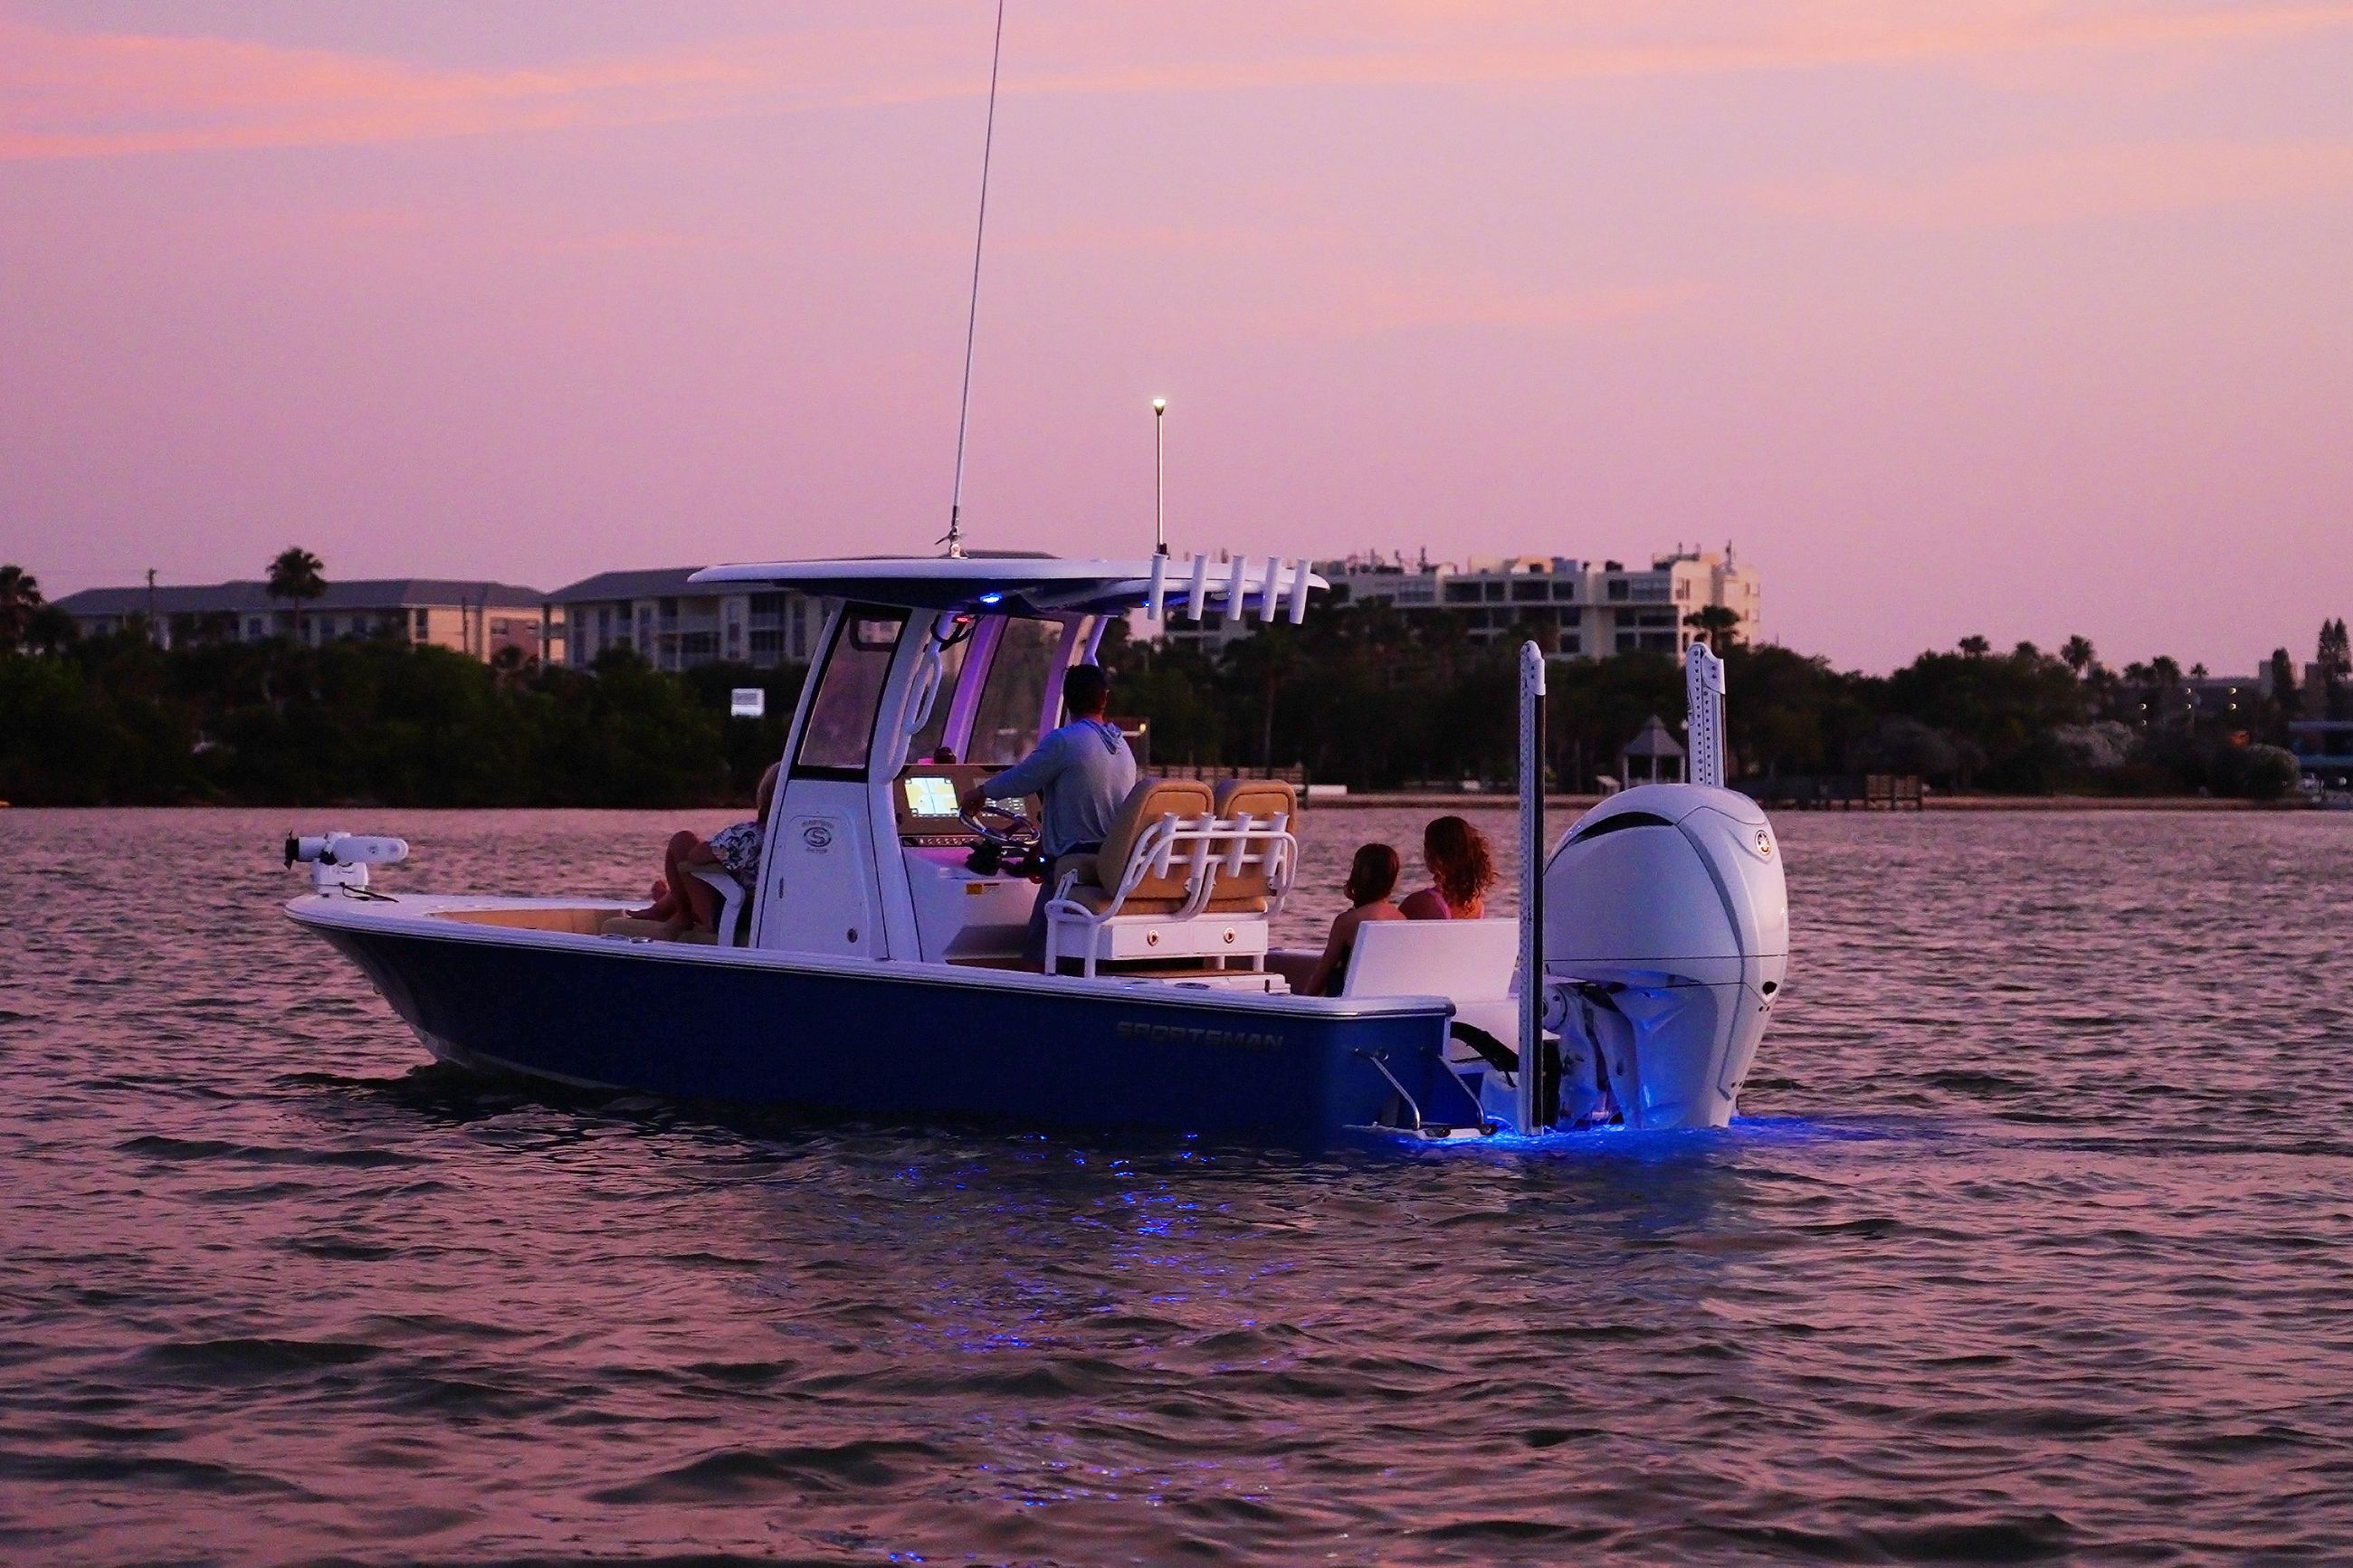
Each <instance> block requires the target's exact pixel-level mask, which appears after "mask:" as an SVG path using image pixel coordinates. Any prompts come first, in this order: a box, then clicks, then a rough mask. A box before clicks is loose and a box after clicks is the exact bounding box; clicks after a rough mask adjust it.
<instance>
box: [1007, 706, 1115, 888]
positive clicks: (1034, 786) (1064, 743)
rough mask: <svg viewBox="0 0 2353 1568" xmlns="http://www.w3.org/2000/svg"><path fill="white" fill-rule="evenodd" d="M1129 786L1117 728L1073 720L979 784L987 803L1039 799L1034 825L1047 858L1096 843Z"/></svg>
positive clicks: (1101, 723) (1101, 838) (1103, 833)
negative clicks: (1039, 817)
mask: <svg viewBox="0 0 2353 1568" xmlns="http://www.w3.org/2000/svg"><path fill="white" fill-rule="evenodd" d="M1134 786H1135V753H1134V752H1131V751H1129V750H1128V749H1127V737H1126V736H1124V735H1123V734H1121V733H1120V732H1119V726H1118V725H1116V724H1112V723H1107V722H1105V721H1103V720H1101V719H1074V720H1072V721H1071V722H1069V723H1067V724H1065V725H1063V726H1062V727H1061V728H1060V729H1059V730H1057V731H1054V732H1053V733H1051V734H1050V735H1048V736H1047V737H1046V738H1045V739H1044V740H1042V741H1039V742H1038V749H1037V750H1036V751H1034V752H1030V753H1029V755H1028V756H1027V757H1024V758H1023V759H1022V760H1021V761H1019V762H1018V763H1015V764H1013V766H1011V767H1009V768H1008V769H1006V770H1005V771H1004V772H1003V773H999V774H997V776H996V777H995V778H993V779H990V780H989V781H988V782H987V784H984V785H982V786H981V791H982V793H983V794H985V795H987V796H988V798H989V799H991V800H1012V799H1015V798H1017V797H1018V796H1022V795H1042V796H1044V797H1045V801H1046V810H1045V817H1046V820H1045V821H1043V822H1042V823H1040V824H1039V835H1040V837H1042V838H1043V839H1044V841H1045V845H1044V847H1045V851H1046V854H1047V856H1048V858H1052V857H1054V856H1057V855H1067V854H1069V853H1070V852H1071V850H1072V849H1074V848H1076V847H1078V846H1080V845H1082V844H1101V843H1102V842H1103V837H1104V836H1105V835H1106V834H1108V833H1109V832H1110V831H1111V823H1112V818H1113V816H1117V815H1118V814H1119V807H1120V803H1121V802H1122V801H1124V800H1125V799H1126V798H1127V792H1128V791H1129V790H1131V789H1133V788H1134Z"/></svg>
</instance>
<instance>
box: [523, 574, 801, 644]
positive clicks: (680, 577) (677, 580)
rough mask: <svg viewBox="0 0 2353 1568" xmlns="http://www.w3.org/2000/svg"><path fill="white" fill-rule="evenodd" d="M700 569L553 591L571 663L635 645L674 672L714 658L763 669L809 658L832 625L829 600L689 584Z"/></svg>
mask: <svg viewBox="0 0 2353 1568" xmlns="http://www.w3.org/2000/svg"><path fill="white" fill-rule="evenodd" d="M700 570H701V568H700V567H696V566H673V567H663V568H659V569H656V570H653V571H646V572H600V573H598V574H596V576H594V577H590V578H586V579H585V580H584V581H581V582H578V583H575V584H572V585H571V586H570V587H568V588H559V589H557V590H556V591H555V592H554V593H553V594H550V595H547V605H548V611H549V616H550V619H551V620H552V621H553V622H554V625H556V626H558V627H559V628H560V630H561V633H562V636H563V637H564V652H565V663H567V664H571V665H574V666H576V667H579V668H586V667H587V666H589V665H592V664H594V663H596V658H597V656H598V655H599V654H601V653H603V652H604V651H605V650H606V649H607V648H612V647H626V648H633V649H635V650H636V651H637V652H638V653H640V654H642V655H644V656H645V658H646V659H647V661H648V662H649V663H650V664H652V665H653V666H654V667H655V668H659V669H669V670H680V669H687V668H691V667H693V666H695V665H699V664H710V663H712V662H713V661H715V660H724V661H726V662H727V663H730V664H748V665H751V666H753V667H754V668H759V669H771V668H775V667H776V666H777V665H780V664H807V662H808V660H809V657H810V655H811V654H812V653H813V652H814V651H815V649H816V647H817V639H818V634H819V633H820V632H822V631H823V630H824V627H825V601H823V600H821V599H812V598H810V597H808V596H807V595H804V594H797V593H789V592H757V593H755V592H752V591H749V590H747V589H743V588H737V587H734V586H732V585H729V586H726V587H725V588H724V589H721V588H716V587H713V586H711V585H708V584H691V583H689V582H688V581H687V579H688V578H689V577H691V576H692V575H693V574H695V573H696V572H698V571H700Z"/></svg>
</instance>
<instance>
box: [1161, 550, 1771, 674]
mask: <svg viewBox="0 0 2353 1568" xmlns="http://www.w3.org/2000/svg"><path fill="white" fill-rule="evenodd" d="M1315 570H1316V571H1317V572H1319V573H1321V574H1323V575H1324V577H1325V578H1326V579H1328V580H1329V581H1330V583H1331V584H1332V602H1333V603H1334V604H1350V605H1368V604H1375V603H1380V604H1386V605H1389V606H1390V607H1391V608H1392V609H1394V610H1395V611H1396V612H1397V613H1398V614H1399V615H1401V616H1405V617H1407V618H1408V619H1421V618H1424V617H1429V616H1450V617H1451V618H1452V619H1453V620H1454V621H1455V623H1456V624H1457V625H1458V626H1460V627H1461V631H1462V635H1463V637H1465V639H1466V640H1468V641H1471V642H1474V643H1485V642H1493V641H1495V640H1497V639H1499V638H1512V637H1525V636H1527V635H1529V634H1530V633H1531V632H1535V633H1539V634H1544V635H1548V636H1549V637H1550V638H1551V640H1552V647H1553V656H1554V657H1555V658H1611V657H1613V656H1615V655H1617V654H1621V653H1632V652H1635V651H1637V650H1640V651H1642V652H1646V653H1664V654H1680V653H1682V652H1683V649H1685V648H1687V647H1690V646H1691V643H1692V639H1693V638H1694V637H1696V636H1698V635H1700V634H1699V632H1698V630H1697V628H1695V627H1694V626H1690V625H1688V624H1687V623H1686V619H1685V617H1687V616H1691V615H1693V614H1694V613H1695V612H1696V611H1699V610H1701V609H1704V608H1707V607H1710V606H1715V607H1720V608H1723V609H1725V610H1729V611H1730V612H1731V613H1732V617H1733V619H1732V628H1731V629H1732V635H1733V636H1734V637H1736V638H1738V639H1739V640H1740V641H1742V642H1746V643H1754V642H1757V641H1758V640H1759V639H1760V638H1761V637H1763V619H1762V615H1763V595H1762V593H1761V590H1760V587H1759V583H1758V578H1757V568H1755V567H1754V566H1748V565H1743V564H1741V563H1739V562H1737V561H1736V559H1735V558H1734V555H1733V553H1732V549H1731V547H1730V546H1729V545H1727V546H1725V549H1724V551H1723V552H1722V553H1721V554H1719V553H1717V552H1714V551H1698V550H1683V549H1680V548H1678V549H1677V550H1676V551H1674V552H1672V554H1666V555H1660V556H1655V557H1653V558H1652V560H1651V564H1650V566H1649V567H1648V568H1647V569H1643V568H1634V569H1629V568H1628V567H1627V566H1626V565H1625V563H1622V562H1618V561H1601V562H1591V561H1579V560H1575V559H1572V558H1570V557H1567V556H1562V555H1514V556H1506V557H1503V558H1500V559H1473V560H1470V561H1465V562H1462V563H1455V562H1432V561H1430V560H1429V559H1428V558H1427V556H1425V557H1423V558H1422V559H1420V560H1419V561H1415V562H1410V563H1409V562H1408V561H1407V560H1406V559H1405V558H1404V557H1403V556H1402V555H1395V556H1382V555H1378V554H1372V555H1351V556H1348V557H1347V558H1345V560H1339V561H1320V562H1317V563H1316V564H1315ZM1257 625H1258V623H1257V622H1255V621H1251V620H1247V619H1244V620H1238V621H1235V622H1232V623H1229V622H1227V621H1226V619H1225V618H1224V616H1221V615H1219V614H1218V613H1216V612H1214V611H1213V612H1211V613H1210V614H1209V615H1208V616H1205V617H1203V618H1202V619H1201V620H1200V621H1198V622H1196V621H1192V620H1187V619H1185V618H1182V617H1178V616H1171V617H1170V618H1169V619H1167V620H1166V621H1165V622H1163V623H1162V624H1161V625H1159V626H1144V627H1139V628H1138V629H1139V632H1140V633H1142V634H1144V635H1156V636H1162V637H1166V639H1167V641H1168V642H1169V643H1170V644H1172V645H1174V646H1188V645H1189V646H1193V647H1203V648H1206V649H1208V650H1209V651H1213V652H1214V651H1216V650H1219V649H1221V648H1223V647H1225V646H1226V645H1227V644H1229V643H1230V642H1232V641H1233V640H1234V639H1235V638H1236V637H1247V636H1249V635H1250V632H1252V631H1253V630H1255V629H1256V627H1257Z"/></svg>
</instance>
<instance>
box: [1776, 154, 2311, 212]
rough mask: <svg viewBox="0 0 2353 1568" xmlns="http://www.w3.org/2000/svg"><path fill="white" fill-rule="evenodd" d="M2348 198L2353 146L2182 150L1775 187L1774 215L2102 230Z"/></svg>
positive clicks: (2036, 158)
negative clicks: (2145, 219) (2148, 220)
mask: <svg viewBox="0 0 2353 1568" xmlns="http://www.w3.org/2000/svg"><path fill="white" fill-rule="evenodd" d="M2348 193H2353V144H2345V143H2312V144H2294V143H2270V144H2260V143H2258V144H2245V143H2199V142H2193V143H2180V142H2167V143H2157V144H2149V145H2137V146H2126V147H2094V148H2087V149H2068V150H2059V151H2053V152H2048V153H2033V154H2029V155H2026V156H2021V157H2016V158H2008V159H2002V160H1999V161H1995V162H1989V163H1979V164H1975V165H1972V166H1969V167H1965V168H1961V169H1957V170H1954V171H1952V172H1950V173H1948V174H1945V175H1943V176H1942V177H1939V178H1936V179H1932V180H1928V181H1921V182H1911V183H1904V182H1896V181H1868V180H1859V179H1852V178H1837V179H1824V180H1815V181H1810V182H1802V183H1789V184H1773V185H1769V186H1767V187H1764V188H1762V189H1760V190H1759V191H1758V192H1757V202H1758V204H1759V205H1762V206H1763V207H1765V208H1766V209H1767V210H1768V211H1772V212H1777V213H1781V214H1784V215H1788V216H1797V217H1809V218H1823V219H1828V220H1831V221H1833V222H1841V223H1854V224H1871V225H1883V226H1894V227H1912V228H1988V227H2011V226H2031V225H2048V224H2088V223H2100V222H2105V221H2108V220H2112V219H2116V218H2129V217H2139V216H2149V215H2154V214H2160V213H2172V212H2188V211H2195V210H2200V209H2205V208H2214V207H2232V206H2254V205H2265V206H2268V205H2280V204H2283V203H2294V202H2303V201H2312V200H2318V199H2327V198H2331V197H2341V196H2343V195H2347V194H2348Z"/></svg>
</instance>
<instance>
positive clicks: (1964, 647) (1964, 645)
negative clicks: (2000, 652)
mask: <svg viewBox="0 0 2353 1568" xmlns="http://www.w3.org/2000/svg"><path fill="white" fill-rule="evenodd" d="M1960 646H1961V653H1962V656H1963V657H1964V658H1984V657H1985V656H1986V655H1988V654H1989V653H1991V652H1992V651H1993V644H1992V643H1990V642H1988V641H1987V640H1986V639H1985V638H1984V637H1978V636H1975V635H1971V636H1969V637H1963V638H1962V639H1961V645H1960Z"/></svg>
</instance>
